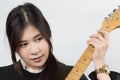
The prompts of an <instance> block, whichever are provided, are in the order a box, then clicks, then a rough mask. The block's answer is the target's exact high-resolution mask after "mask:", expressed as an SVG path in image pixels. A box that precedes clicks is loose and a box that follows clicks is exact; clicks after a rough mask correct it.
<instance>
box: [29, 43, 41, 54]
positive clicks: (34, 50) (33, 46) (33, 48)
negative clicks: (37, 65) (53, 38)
mask: <svg viewBox="0 0 120 80" xmlns="http://www.w3.org/2000/svg"><path fill="white" fill-rule="evenodd" d="M39 51H40V49H39V45H38V44H34V43H33V44H31V48H30V53H31V54H32V55H37V54H38V52H39Z"/></svg>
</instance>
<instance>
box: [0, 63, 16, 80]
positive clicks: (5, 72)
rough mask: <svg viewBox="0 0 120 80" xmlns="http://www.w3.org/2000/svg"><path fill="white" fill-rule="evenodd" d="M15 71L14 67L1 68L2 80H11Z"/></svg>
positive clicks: (0, 78)
mask: <svg viewBox="0 0 120 80" xmlns="http://www.w3.org/2000/svg"><path fill="white" fill-rule="evenodd" d="M14 71H15V70H14V67H13V65H9V66H3V67H0V80H2V79H6V78H9V77H10V76H11V75H12V74H14Z"/></svg>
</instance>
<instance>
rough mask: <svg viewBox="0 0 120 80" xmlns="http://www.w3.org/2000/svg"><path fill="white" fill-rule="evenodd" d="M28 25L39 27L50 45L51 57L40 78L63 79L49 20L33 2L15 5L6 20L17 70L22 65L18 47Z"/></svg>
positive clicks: (44, 79) (45, 79) (12, 55)
mask: <svg viewBox="0 0 120 80" xmlns="http://www.w3.org/2000/svg"><path fill="white" fill-rule="evenodd" d="M27 25H33V26H34V27H35V28H36V29H38V30H39V31H40V33H41V35H42V36H43V38H45V39H46V41H47V42H48V44H49V46H50V50H49V57H48V59H47V62H46V65H47V66H46V68H45V70H44V72H43V73H42V75H43V76H42V77H41V79H40V80H63V76H62V75H63V74H64V73H62V71H61V67H60V66H59V64H60V63H59V62H58V61H57V60H56V58H55V57H54V55H53V47H52V43H51V30H50V26H49V24H48V22H47V21H46V19H45V17H44V16H43V14H42V13H41V11H40V10H39V9H38V8H37V7H36V6H34V5H33V4H32V3H25V4H24V5H19V6H17V7H15V8H14V9H13V10H12V11H11V12H10V13H9V15H8V18H7V21H6V33H7V37H8V41H9V45H10V48H11V57H12V61H13V65H14V68H15V70H16V71H18V72H19V73H20V66H19V64H18V62H17V60H16V56H15V53H16V49H17V46H18V43H19V40H20V38H21V36H22V32H23V30H24V29H25V27H27Z"/></svg>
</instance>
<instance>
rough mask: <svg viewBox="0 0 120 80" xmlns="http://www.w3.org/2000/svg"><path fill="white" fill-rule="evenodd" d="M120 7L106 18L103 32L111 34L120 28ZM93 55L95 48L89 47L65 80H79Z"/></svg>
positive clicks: (102, 28)
mask: <svg viewBox="0 0 120 80" xmlns="http://www.w3.org/2000/svg"><path fill="white" fill-rule="evenodd" d="M118 7H119V8H118V9H116V10H115V11H114V12H113V13H112V14H111V16H109V17H107V18H105V20H104V21H103V23H102V27H101V30H105V31H107V32H111V31H112V30H114V29H116V28H118V27H120V6H118ZM93 53H94V47H93V46H92V45H89V46H88V47H87V48H86V50H85V52H84V53H83V54H82V56H81V57H80V59H79V60H78V62H77V63H76V65H75V66H74V67H73V69H72V70H71V72H70V73H69V74H68V76H67V77H66V79H65V80H79V79H80V78H81V76H82V75H83V73H84V71H85V70H86V68H87V67H88V65H89V64H90V62H91V60H92V57H93Z"/></svg>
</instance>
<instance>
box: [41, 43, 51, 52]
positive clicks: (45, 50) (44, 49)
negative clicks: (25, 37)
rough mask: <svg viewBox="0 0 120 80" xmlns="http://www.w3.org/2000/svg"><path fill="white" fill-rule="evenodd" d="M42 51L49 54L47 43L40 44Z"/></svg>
mask: <svg viewBox="0 0 120 80" xmlns="http://www.w3.org/2000/svg"><path fill="white" fill-rule="evenodd" d="M40 47H41V48H40V49H41V51H42V52H43V53H44V54H49V45H48V43H47V42H46V41H43V43H41V44H40Z"/></svg>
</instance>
